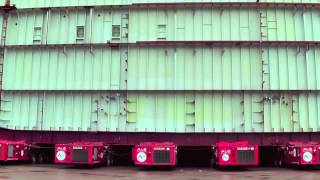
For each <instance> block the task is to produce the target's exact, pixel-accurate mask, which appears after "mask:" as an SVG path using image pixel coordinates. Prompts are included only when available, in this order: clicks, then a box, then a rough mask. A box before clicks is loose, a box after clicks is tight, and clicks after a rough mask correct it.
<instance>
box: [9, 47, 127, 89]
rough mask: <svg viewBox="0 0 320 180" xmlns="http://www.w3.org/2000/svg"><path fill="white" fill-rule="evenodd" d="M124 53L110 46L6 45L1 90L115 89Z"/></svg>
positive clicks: (119, 85)
mask: <svg viewBox="0 0 320 180" xmlns="http://www.w3.org/2000/svg"><path fill="white" fill-rule="evenodd" d="M125 56H126V53H125V52H122V51H120V50H119V49H110V48H102V47H100V48H93V49H91V50H90V49H88V48H79V47H78V48H41V49H36V48H24V49H20V48H9V49H7V50H6V53H5V62H4V80H3V89H5V90H119V89H121V88H123V87H125V80H124V78H125V74H124V72H125V71H124V69H123V68H125V67H124V60H125Z"/></svg>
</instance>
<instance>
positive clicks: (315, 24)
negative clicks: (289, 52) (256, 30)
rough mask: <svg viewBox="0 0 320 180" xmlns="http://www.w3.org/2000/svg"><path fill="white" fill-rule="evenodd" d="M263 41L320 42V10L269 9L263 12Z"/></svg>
mask: <svg viewBox="0 0 320 180" xmlns="http://www.w3.org/2000/svg"><path fill="white" fill-rule="evenodd" d="M261 25H262V29H261V31H262V34H261V36H262V40H271V41H274V40H281V41H320V33H319V32H320V12H319V10H316V9H314V10H310V9H309V10H304V11H302V10H300V11H296V10H288V9H277V10H274V9H271V10H270V9H269V10H264V11H262V12H261Z"/></svg>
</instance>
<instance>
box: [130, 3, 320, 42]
mask: <svg viewBox="0 0 320 180" xmlns="http://www.w3.org/2000/svg"><path fill="white" fill-rule="evenodd" d="M260 13H261V14H260ZM161 26H165V27H166V37H165V38H159V31H160V30H159V27H161ZM129 27H130V30H129V31H130V32H129V41H130V42H134V41H148V40H159V39H160V40H162V39H166V40H179V41H181V40H192V41H195V40H270V41H275V40H279V41H320V33H319V32H320V12H319V10H310V9H309V10H305V11H296V10H294V9H284V8H279V9H277V10H274V9H268V10H265V9H263V10H258V9H257V10H254V9H246V8H240V9H239V8H237V7H234V8H224V9H223V11H222V10H221V8H211V7H209V8H208V7H204V8H195V9H179V10H175V9H173V10H167V9H145V10H136V11H135V10H133V11H131V14H130V26H129ZM144 27H148V28H144Z"/></svg>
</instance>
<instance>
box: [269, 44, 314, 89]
mask: <svg viewBox="0 0 320 180" xmlns="http://www.w3.org/2000/svg"><path fill="white" fill-rule="evenodd" d="M263 51H264V53H263V62H264V66H263V68H264V89H272V90H279V89H280V90H319V89H320V48H319V47H310V48H307V47H305V48H302V47H297V48H293V47H291V48H290V47H287V48H280V47H278V48H277V47H270V48H264V49H263Z"/></svg>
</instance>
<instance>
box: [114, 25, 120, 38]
mask: <svg viewBox="0 0 320 180" xmlns="http://www.w3.org/2000/svg"><path fill="white" fill-rule="evenodd" d="M120 36H121V29H120V25H112V39H120Z"/></svg>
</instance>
